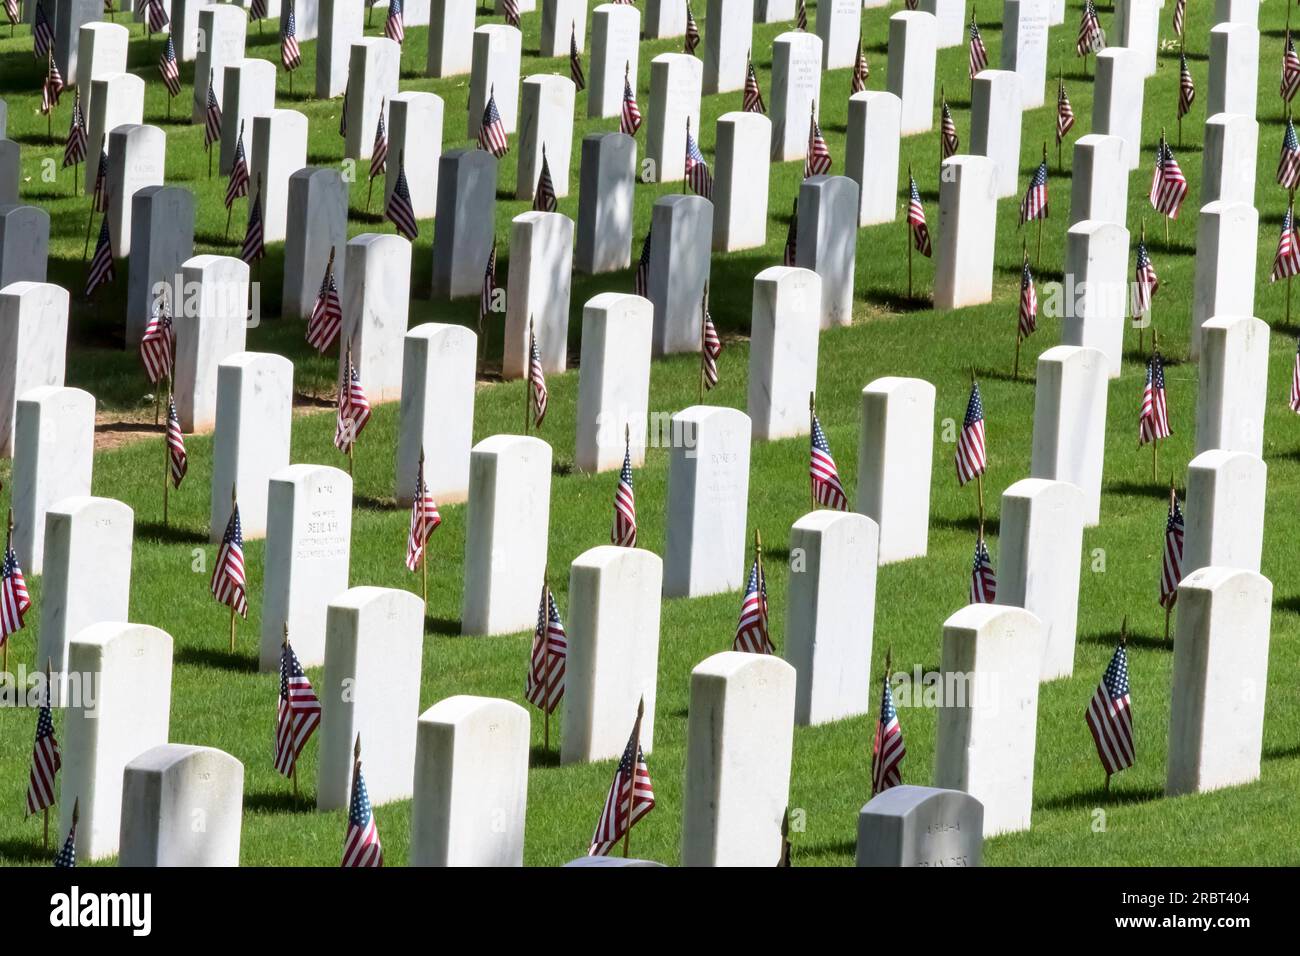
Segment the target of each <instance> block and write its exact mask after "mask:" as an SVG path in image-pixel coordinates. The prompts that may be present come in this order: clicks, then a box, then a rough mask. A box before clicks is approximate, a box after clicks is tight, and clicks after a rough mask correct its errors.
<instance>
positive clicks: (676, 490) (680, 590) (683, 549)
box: [664, 405, 751, 597]
mask: <svg viewBox="0 0 1300 956" xmlns="http://www.w3.org/2000/svg"><path fill="white" fill-rule="evenodd" d="M671 427H672V430H673V434H672V446H671V448H670V449H669V454H668V508H667V510H666V512H665V514H667V515H668V517H669V521H668V533H667V540H666V544H665V550H664V565H665V573H664V596H665V597H700V596H703V595H708V594H719V593H721V592H724V591H734V590H736V589H737V588H739V587H740V586H741V585H742V584H743V583H744V578H743V573H744V568H743V567H742V565H743V563H744V560H745V550H746V544H747V542H746V540H745V529H746V518H747V515H748V506H749V448H750V436H751V427H750V421H749V416H748V415H746V414H744V413H743V412H739V411H737V410H736V409H734V408H723V407H719V406H714V405H694V406H691V407H690V408H686V409H684V410H682V411H680V412H678V413H677V414H675V415H673V417H672V423H671Z"/></svg>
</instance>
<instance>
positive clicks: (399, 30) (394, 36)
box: [384, 0, 406, 45]
mask: <svg viewBox="0 0 1300 956" xmlns="http://www.w3.org/2000/svg"><path fill="white" fill-rule="evenodd" d="M384 36H386V37H388V39H390V40H392V41H393V42H394V43H396V44H398V45H401V44H402V43H404V42H405V41H406V27H405V25H404V24H403V23H402V0H388V19H387V20H385V21H384Z"/></svg>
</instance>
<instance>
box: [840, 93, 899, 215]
mask: <svg viewBox="0 0 1300 956" xmlns="http://www.w3.org/2000/svg"><path fill="white" fill-rule="evenodd" d="M902 109H903V104H902V102H901V101H900V100H899V98H898V97H897V96H895V95H894V94H893V93H884V92H875V91H870V90H867V91H864V92H862V93H854V94H853V95H852V96H850V97H849V129H848V135H847V136H846V138H845V143H844V175H846V176H848V177H849V178H850V179H852V180H853V181H854V182H856V183H857V184H858V225H859V226H874V225H876V224H878V223H882V222H893V221H894V217H895V216H896V215H897V214H898V151H899V134H898V129H899V123H900V118H901V115H902Z"/></svg>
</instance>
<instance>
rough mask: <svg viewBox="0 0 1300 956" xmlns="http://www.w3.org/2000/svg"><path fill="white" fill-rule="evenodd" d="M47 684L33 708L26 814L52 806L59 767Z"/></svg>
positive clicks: (59, 762)
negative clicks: (37, 704) (41, 699)
mask: <svg viewBox="0 0 1300 956" xmlns="http://www.w3.org/2000/svg"><path fill="white" fill-rule="evenodd" d="M50 693H51V691H50V685H49V682H48V681H47V682H46V685H45V699H44V700H43V701H42V702H41V705H40V707H39V708H38V709H37V711H36V742H35V743H34V744H33V745H32V770H31V773H30V774H28V777H27V813H28V815H30V814H33V813H38V812H40V811H41V810H48V809H49V808H50V807H52V806H54V778H55V777H57V776H58V774H59V769H60V768H61V767H62V766H63V757H62V754H61V753H60V751H59V741H58V738H57V737H55V736H54V717H53V715H52V714H51V713H50Z"/></svg>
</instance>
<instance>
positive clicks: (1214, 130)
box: [1201, 113, 1259, 206]
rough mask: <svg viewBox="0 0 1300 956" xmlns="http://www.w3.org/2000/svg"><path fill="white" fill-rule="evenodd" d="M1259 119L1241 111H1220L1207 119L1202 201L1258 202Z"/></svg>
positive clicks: (1202, 169) (1202, 164) (1206, 202)
mask: <svg viewBox="0 0 1300 956" xmlns="http://www.w3.org/2000/svg"><path fill="white" fill-rule="evenodd" d="M1258 151H1259V123H1257V122H1256V121H1255V120H1254V119H1252V118H1251V117H1249V116H1242V115H1240V114H1238V113H1216V114H1215V115H1213V116H1211V117H1210V118H1209V119H1207V120H1206V121H1205V151H1204V154H1203V157H1204V158H1203V161H1202V163H1201V174H1202V179H1201V204H1202V206H1205V205H1208V204H1209V203H1212V202H1214V201H1215V200H1216V199H1218V200H1222V201H1224V202H1243V203H1246V204H1247V205H1254V204H1255V157H1256V155H1257V153H1258Z"/></svg>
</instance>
